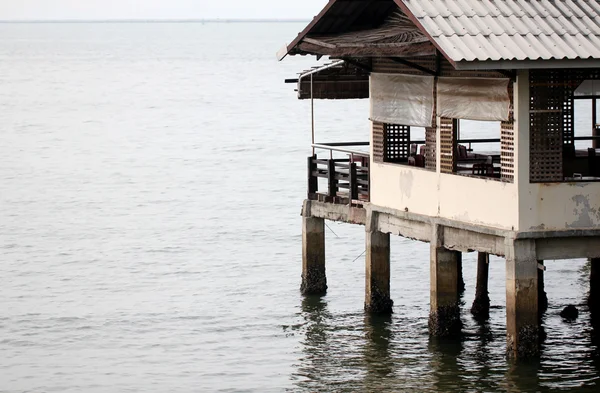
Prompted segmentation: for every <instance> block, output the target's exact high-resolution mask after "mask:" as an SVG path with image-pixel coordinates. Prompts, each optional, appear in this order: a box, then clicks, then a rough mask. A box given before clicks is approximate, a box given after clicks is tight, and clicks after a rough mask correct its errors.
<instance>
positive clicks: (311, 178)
mask: <svg viewBox="0 0 600 393" xmlns="http://www.w3.org/2000/svg"><path fill="white" fill-rule="evenodd" d="M316 159H317V155H316V154H315V155H313V156H310V157H308V197H309V199H310V196H311V194H316V193H317V191H319V182H318V179H317V176H316V175H315V174H314V173H315V172H316V170H317V163H316V161H315V160H316Z"/></svg>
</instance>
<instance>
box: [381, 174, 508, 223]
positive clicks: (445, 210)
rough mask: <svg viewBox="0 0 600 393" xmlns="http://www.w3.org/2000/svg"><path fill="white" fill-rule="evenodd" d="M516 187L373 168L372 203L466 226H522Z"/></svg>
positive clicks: (487, 181)
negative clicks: (519, 218) (445, 219)
mask: <svg viewBox="0 0 600 393" xmlns="http://www.w3.org/2000/svg"><path fill="white" fill-rule="evenodd" d="M517 201H518V198H517V188H516V186H515V185H514V184H511V183H503V182H499V181H494V180H484V179H478V178H472V177H466V176H457V175H451V174H442V173H436V172H433V171H427V170H424V169H421V168H414V167H410V166H406V165H394V164H378V163H372V166H371V202H372V203H373V204H375V205H378V206H383V207H388V208H392V209H397V210H402V211H406V210H408V211H410V212H413V213H419V214H425V215H429V216H434V217H443V218H448V219H452V220H458V221H462V222H466V223H472V224H481V225H485V226H491V227H496V228H504V229H512V228H516V227H517V225H518V215H517V213H518V205H517Z"/></svg>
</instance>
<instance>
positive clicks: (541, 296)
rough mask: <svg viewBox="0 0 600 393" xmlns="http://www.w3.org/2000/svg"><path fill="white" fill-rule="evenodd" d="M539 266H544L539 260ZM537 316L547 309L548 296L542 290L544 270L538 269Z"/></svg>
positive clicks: (543, 289)
mask: <svg viewBox="0 0 600 393" xmlns="http://www.w3.org/2000/svg"><path fill="white" fill-rule="evenodd" d="M538 264H539V265H542V266H544V261H542V260H539V261H538ZM537 287H538V314H539V315H542V314H543V313H545V312H546V310H547V309H548V295H546V290H545V288H544V270H543V269H539V268H538V283H537Z"/></svg>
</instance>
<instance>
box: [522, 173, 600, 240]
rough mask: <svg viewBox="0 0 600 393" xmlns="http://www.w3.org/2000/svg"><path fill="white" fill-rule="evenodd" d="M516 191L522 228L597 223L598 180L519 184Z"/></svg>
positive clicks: (599, 209) (578, 226)
mask: <svg viewBox="0 0 600 393" xmlns="http://www.w3.org/2000/svg"><path fill="white" fill-rule="evenodd" d="M519 194H520V200H519V202H520V209H519V218H520V228H521V230H523V231H527V230H540V229H546V230H558V229H587V228H594V227H596V228H597V227H598V226H600V183H583V182H580V183H534V184H521V185H520V192H519Z"/></svg>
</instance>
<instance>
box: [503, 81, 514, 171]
mask: <svg viewBox="0 0 600 393" xmlns="http://www.w3.org/2000/svg"><path fill="white" fill-rule="evenodd" d="M513 91H514V89H513V82H512V81H511V82H510V83H509V84H508V96H509V97H510V108H509V112H508V120H507V121H503V122H501V123H500V164H501V177H502V180H504V181H507V182H511V183H512V182H513V181H514V173H515V111H514V109H515V108H514V95H513Z"/></svg>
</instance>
